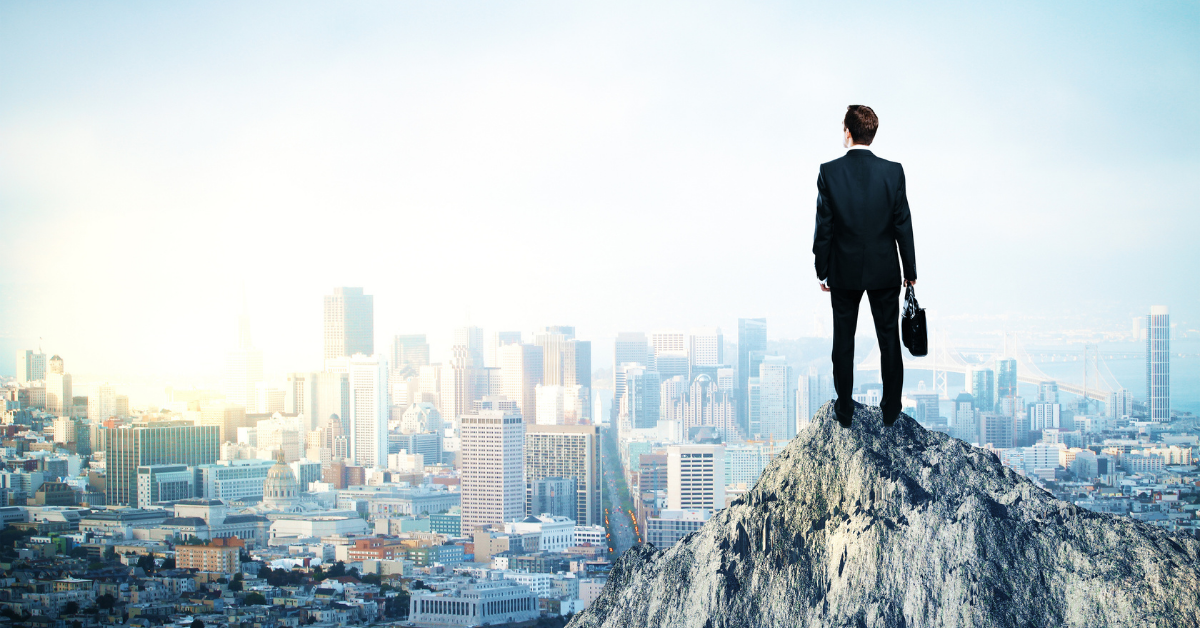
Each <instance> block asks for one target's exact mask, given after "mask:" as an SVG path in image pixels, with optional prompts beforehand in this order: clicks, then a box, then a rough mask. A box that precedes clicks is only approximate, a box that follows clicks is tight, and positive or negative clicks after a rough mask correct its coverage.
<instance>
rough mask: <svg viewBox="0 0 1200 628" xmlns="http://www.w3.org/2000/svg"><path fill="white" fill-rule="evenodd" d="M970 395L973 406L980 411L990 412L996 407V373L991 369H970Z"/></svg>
mask: <svg viewBox="0 0 1200 628" xmlns="http://www.w3.org/2000/svg"><path fill="white" fill-rule="evenodd" d="M971 396H972V397H974V398H975V408H976V409H977V410H979V411H980V412H991V411H992V410H994V409H995V407H996V373H995V372H994V371H992V369H985V368H977V369H974V370H972V371H971Z"/></svg>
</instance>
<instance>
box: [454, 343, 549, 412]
mask: <svg viewBox="0 0 1200 628" xmlns="http://www.w3.org/2000/svg"><path fill="white" fill-rule="evenodd" d="M543 366H544V362H543V357H542V348H541V347H539V346H537V345H524V344H509V345H505V346H503V347H500V377H501V379H502V380H503V381H504V395H505V396H506V397H508V398H509V399H510V400H512V401H514V402H516V404H517V407H518V408H520V410H521V416H522V417H523V418H524V420H525V422H526V423H528V424H530V425H532V424H534V423H537V387H538V384H541V383H543V380H542V368H543ZM445 414H446V413H445V412H443V413H442V415H443V416H445Z"/></svg>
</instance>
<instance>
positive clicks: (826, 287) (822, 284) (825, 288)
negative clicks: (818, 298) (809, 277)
mask: <svg viewBox="0 0 1200 628" xmlns="http://www.w3.org/2000/svg"><path fill="white" fill-rule="evenodd" d="M817 285H818V286H821V292H829V286H827V285H825V284H824V283H819V284H817Z"/></svg>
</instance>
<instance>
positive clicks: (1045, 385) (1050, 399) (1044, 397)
mask: <svg viewBox="0 0 1200 628" xmlns="http://www.w3.org/2000/svg"><path fill="white" fill-rule="evenodd" d="M1038 403H1058V382H1054V381H1048V382H1038Z"/></svg>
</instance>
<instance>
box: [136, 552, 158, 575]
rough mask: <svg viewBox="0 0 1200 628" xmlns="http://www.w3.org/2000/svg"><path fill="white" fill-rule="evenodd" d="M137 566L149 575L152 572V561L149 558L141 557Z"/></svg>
mask: <svg viewBox="0 0 1200 628" xmlns="http://www.w3.org/2000/svg"><path fill="white" fill-rule="evenodd" d="M137 566H138V567H141V568H142V571H145V572H146V573H150V572H152V571H154V559H153V558H151V557H150V556H142V557H141V558H138V561H137Z"/></svg>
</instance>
